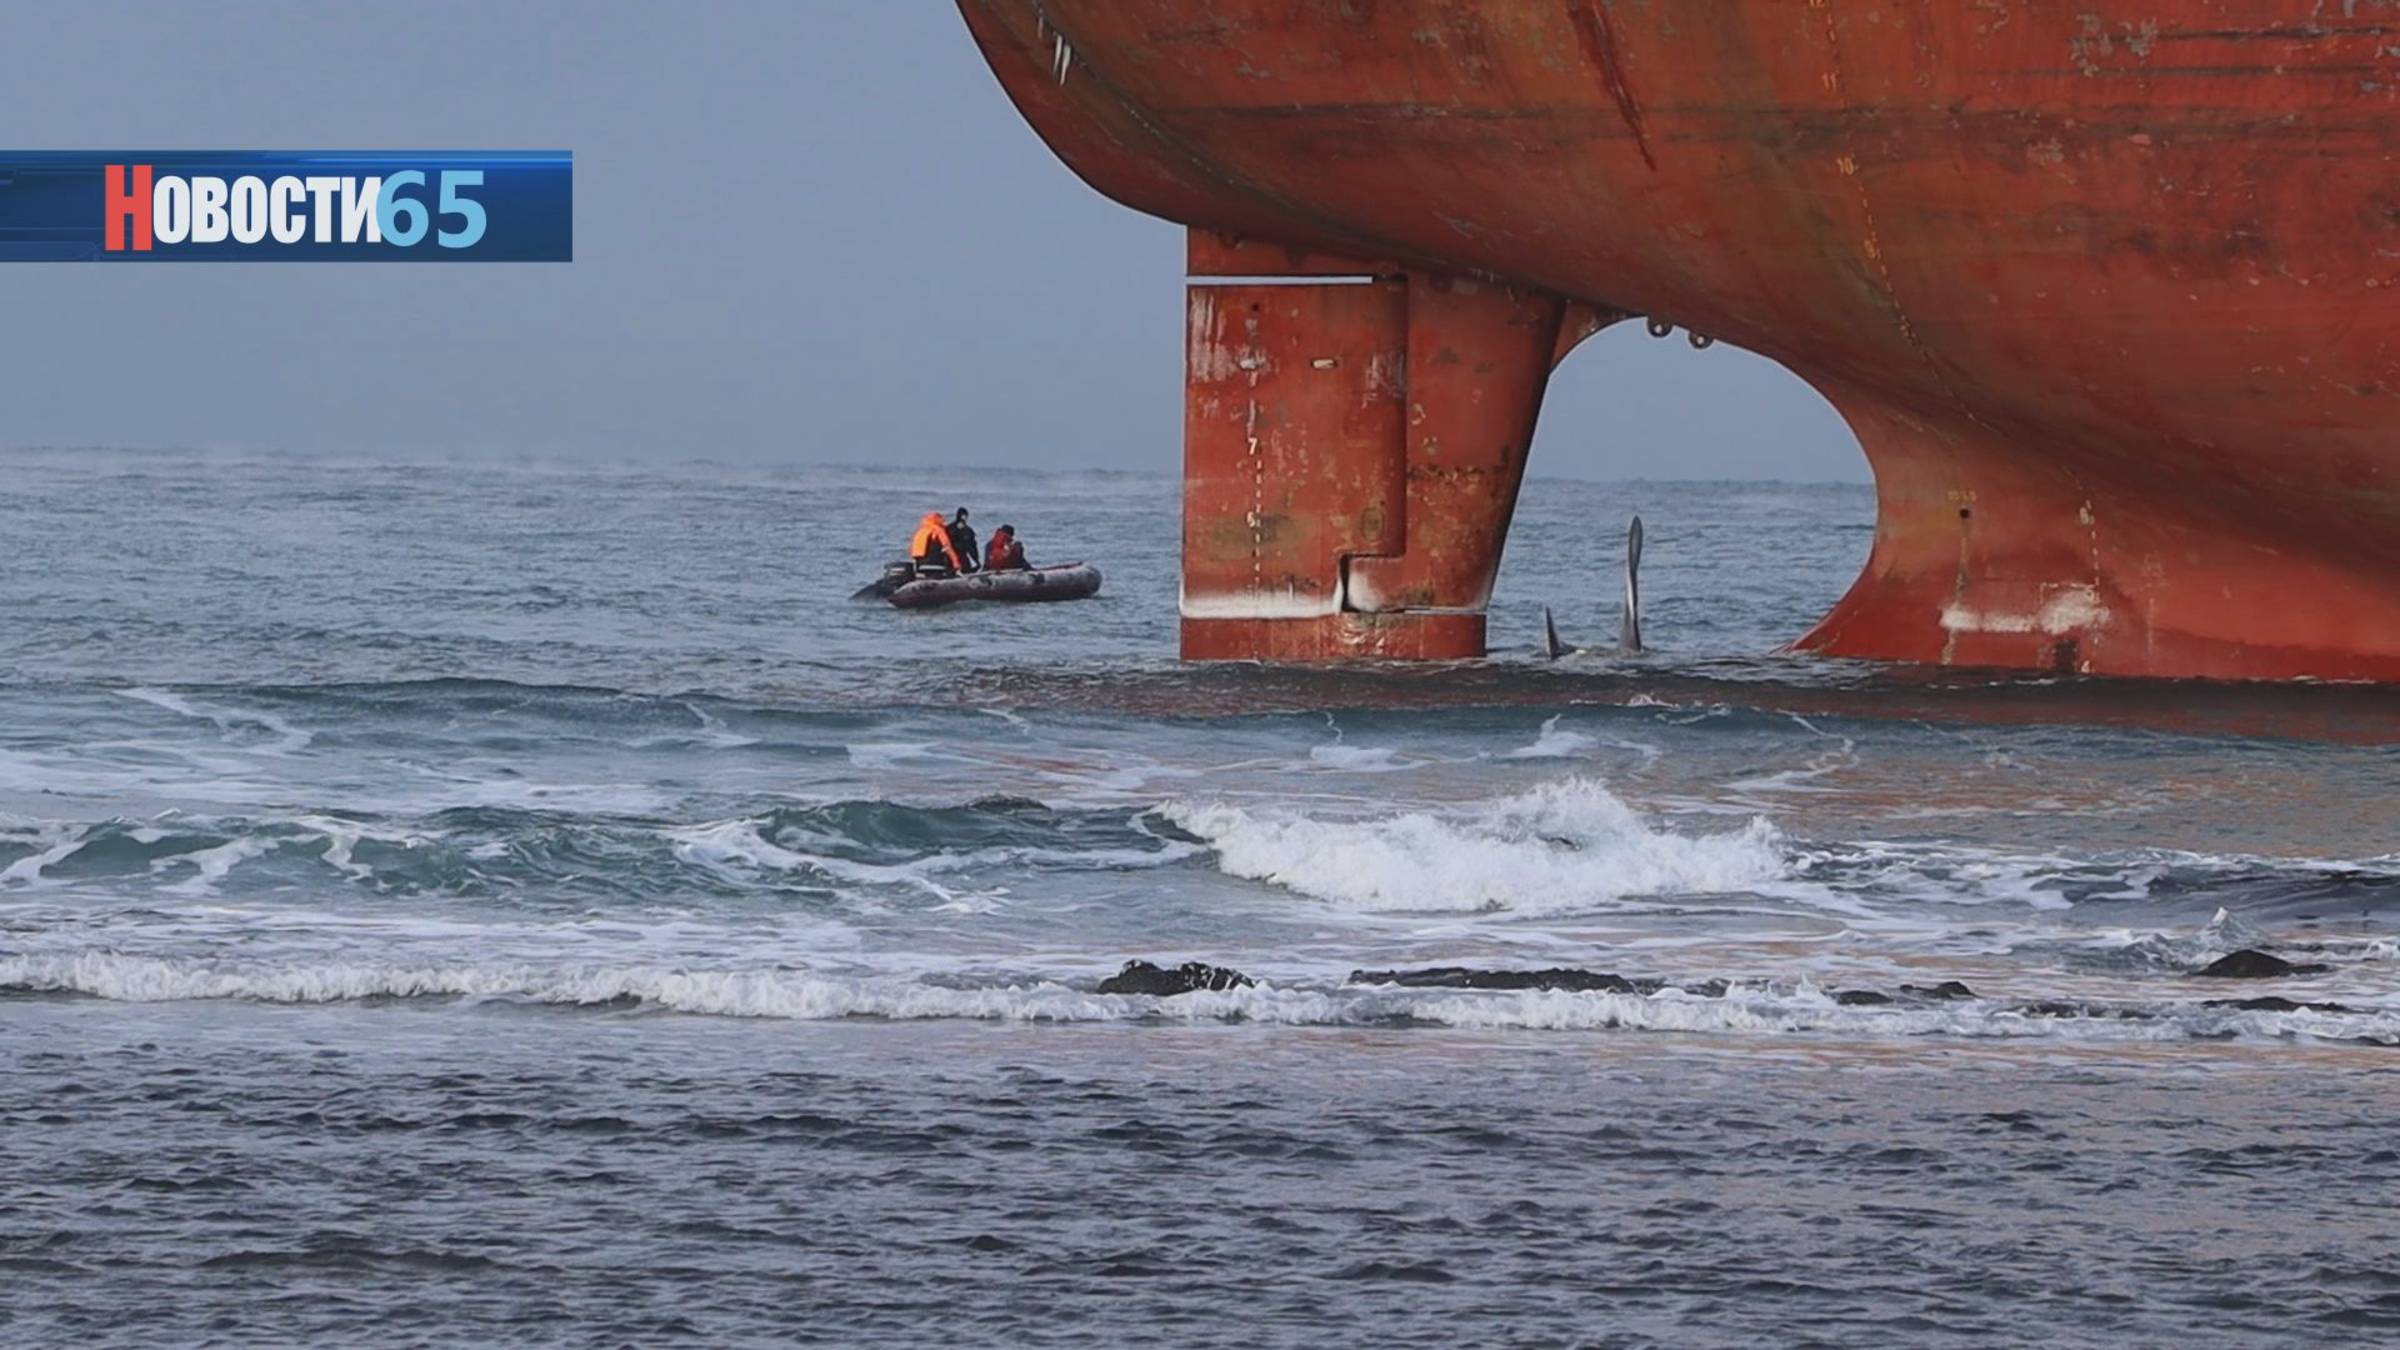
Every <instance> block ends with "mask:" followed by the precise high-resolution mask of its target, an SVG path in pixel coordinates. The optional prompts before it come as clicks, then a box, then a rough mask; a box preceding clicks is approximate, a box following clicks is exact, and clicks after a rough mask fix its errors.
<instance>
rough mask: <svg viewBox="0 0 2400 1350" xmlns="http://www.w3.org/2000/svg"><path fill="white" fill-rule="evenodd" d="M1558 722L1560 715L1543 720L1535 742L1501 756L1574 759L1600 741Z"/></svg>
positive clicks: (1504, 757)
mask: <svg viewBox="0 0 2400 1350" xmlns="http://www.w3.org/2000/svg"><path fill="white" fill-rule="evenodd" d="M1564 715H1565V714H1563V713H1562V714H1560V716H1561V717H1563V716H1564ZM1558 723H1559V718H1558V717H1553V718H1550V719H1549V720H1547V721H1545V722H1543V723H1542V731H1541V734H1540V735H1538V736H1536V737H1534V738H1533V744H1531V745H1521V746H1518V747H1517V748H1516V749H1514V750H1511V751H1509V752H1508V753H1507V754H1505V755H1502V756H1501V758H1502V759H1572V758H1574V757H1575V756H1577V755H1580V754H1582V753H1584V752H1585V751H1587V750H1590V749H1591V748H1592V747H1593V746H1594V745H1595V744H1597V743H1598V742H1596V741H1594V740H1593V739H1592V738H1591V737H1589V736H1586V735H1584V734H1583V733H1582V732H1580V731H1562V730H1560V729H1559V725H1558ZM1652 753H1653V755H1655V754H1656V752H1655V751H1653V752H1652Z"/></svg>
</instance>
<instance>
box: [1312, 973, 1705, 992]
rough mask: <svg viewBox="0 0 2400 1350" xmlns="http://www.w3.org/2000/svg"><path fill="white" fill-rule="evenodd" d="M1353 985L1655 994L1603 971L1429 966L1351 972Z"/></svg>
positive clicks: (1648, 983) (1644, 983)
mask: <svg viewBox="0 0 2400 1350" xmlns="http://www.w3.org/2000/svg"><path fill="white" fill-rule="evenodd" d="M1350 983H1352V984H1391V985H1398V986H1399V987H1401V988H1403V989H1544V990H1564V991H1566V992H1568V993H1575V994H1582V993H1607V994H1655V993H1657V992H1658V991H1659V989H1660V988H1661V987H1662V986H1661V985H1660V983H1659V982H1658V981H1656V980H1640V981H1635V980H1629V979H1626V978H1625V977H1624V976H1622V975H1611V974H1608V973H1607V972H1605V971H1592V970H1572V969H1567V968H1563V967H1562V968H1558V969H1553V970H1470V969H1468V968H1467V967H1465V966H1430V967H1427V968H1426V969H1424V970H1354V971H1351V972H1350Z"/></svg>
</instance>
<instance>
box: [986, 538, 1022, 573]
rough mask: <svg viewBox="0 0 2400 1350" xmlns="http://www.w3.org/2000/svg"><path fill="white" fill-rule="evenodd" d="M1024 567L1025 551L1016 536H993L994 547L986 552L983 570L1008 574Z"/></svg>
mask: <svg viewBox="0 0 2400 1350" xmlns="http://www.w3.org/2000/svg"><path fill="white" fill-rule="evenodd" d="M1024 565H1025V550H1024V549H1023V548H1022V547H1021V546H1019V545H1018V543H1017V537H1016V536H1015V535H1013V534H995V535H993V536H992V546H991V547H990V548H988V549H985V550H984V554H983V570H985V571H986V572H1006V571H1012V570H1014V569H1016V568H1019V567H1023V566H1024Z"/></svg>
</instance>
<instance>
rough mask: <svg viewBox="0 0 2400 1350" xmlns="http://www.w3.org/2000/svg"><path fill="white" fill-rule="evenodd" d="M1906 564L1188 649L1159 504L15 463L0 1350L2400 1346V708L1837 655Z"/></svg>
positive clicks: (634, 479) (1561, 582)
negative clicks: (1201, 659) (1488, 639)
mask: <svg viewBox="0 0 2400 1350" xmlns="http://www.w3.org/2000/svg"><path fill="white" fill-rule="evenodd" d="M961 504H965V505H968V506H971V507H972V508H974V512H975V517H974V518H975V521H976V523H977V524H978V525H979V526H981V527H982V528H983V529H984V531H985V532H986V533H989V531H990V529H991V528H992V527H994V526H997V525H999V524H1001V523H1004V522H1005V523H1010V524H1014V525H1016V526H1017V527H1018V531H1019V533H1020V535H1021V536H1022V537H1023V539H1024V540H1025V543H1026V547H1027V551H1028V552H1029V554H1030V555H1031V556H1032V558H1033V560H1034V561H1035V562H1037V563H1048V562H1061V561H1071V560H1075V559H1088V560H1090V561H1092V562H1094V563H1096V564H1097V565H1098V566H1099V567H1100V568H1101V569H1102V570H1103V572H1104V573H1105V574H1106V577H1107V582H1106V586H1105V588H1104V590H1103V592H1102V595H1101V596H1100V597H1099V598H1097V599H1095V600H1091V601H1088V602H1081V603H1076V604H1069V605H1057V606H1032V607H1022V608H1019V607H996V606H995V607H984V608H975V607H961V608H957V609H954V610H944V611H935V612H922V613H901V612H897V611H893V610H891V609H889V608H888V607H885V606H882V605H880V604H857V603H853V602H851V601H850V600H849V599H848V596H849V595H850V593H851V592H852V591H853V590H854V589H856V588H857V587H858V586H859V585H861V584H862V583H864V582H865V581H868V580H871V579H872V578H873V576H874V575H875V573H876V572H877V570H878V569H879V567H880V565H881V564H882V563H883V562H884V561H885V560H886V559H888V558H889V557H891V556H893V555H894V554H895V553H896V552H897V551H898V549H899V547H900V545H902V544H903V543H904V541H905V539H906V537H907V534H908V531H909V529H910V527H911V525H912V523H913V522H914V521H915V520H916V519H917V518H918V517H919V516H921V515H922V514H923V513H924V512H925V511H927V510H943V511H947V510H949V509H951V508H954V507H956V506H958V505H961ZM1636 512H1638V513H1640V514H1641V515H1642V516H1643V518H1644V520H1645V523H1646V525H1647V527H1648V548H1647V551H1646V558H1645V571H1644V590H1645V595H1646V598H1647V602H1648V612H1647V614H1646V624H1645V630H1646V636H1647V637H1648V638H1649V640H1650V642H1651V644H1652V647H1653V650H1652V651H1649V652H1646V653H1644V654H1642V655H1639V656H1623V655H1617V654H1611V653H1606V652H1603V651H1594V652H1590V653H1585V654H1578V655H1572V656H1569V657H1567V658H1565V659H1563V660H1561V661H1558V662H1555V663H1552V662H1548V661H1545V660H1543V659H1542V658H1541V656H1540V653H1539V650H1538V648H1539V643H1540V632H1541V629H1540V623H1541V610H1542V608H1543V607H1544V606H1548V607H1550V608H1551V609H1553V610H1554V611H1555V612H1556V614H1557V617H1558V623H1559V626H1560V628H1561V630H1562V632H1563V633H1564V635H1565V636H1566V637H1567V638H1568V639H1569V640H1570V641H1574V640H1578V639H1580V640H1584V641H1588V642H1592V643H1594V644H1596V645H1605V643H1606V640H1607V639H1608V638H1610V637H1611V636H1613V635H1614V633H1615V632H1616V630H1617V619H1618V614H1617V603H1618V595H1619V590H1620V585H1619V575H1620V573H1619V568H1620V565H1621V558H1622V548H1623V531H1624V526H1625V523H1626V521H1627V519H1628V518H1629V517H1630V516H1631V515H1633V514H1634V513H1636ZM1873 514H1874V509H1873V500H1872V493H1871V490H1870V489H1867V488H1864V487H1853V486H1825V485H1819V486H1796V485H1760V484H1722V483H1719V484H1710V483H1638V484H1590V483H1573V482H1562V481H1545V480H1540V479H1537V480H1535V481H1534V482H1532V483H1531V484H1529V486H1528V487H1527V489H1526V492H1525V497H1524V500H1523V502H1522V503H1521V506H1520V509H1519V518H1518V523H1517V526H1516V529H1515V531H1514V533H1513V535H1512V537H1511V540H1510V547H1509V552H1508V557H1507V561H1506V564H1505V566H1504V568H1503V570H1502V574H1501V578H1500V586H1499V593H1498V596H1497V597H1496V599H1495V602H1494V609H1493V622H1492V631H1493V643H1494V654H1493V656H1492V658H1491V659H1490V660H1488V661H1483V662H1473V663H1459V664H1455V665H1447V666H1441V667H1434V668H1422V669H1415V668H1410V669H1402V668H1386V669H1346V670H1313V671H1312V670H1298V669H1275V668H1266V667H1257V666H1245V665H1233V666H1218V667H1206V668H1195V667H1184V666H1181V665H1179V664H1178V663H1177V662H1176V660H1175V655H1174V651H1175V602H1174V597H1175V581H1176V578H1175V559H1176V549H1177V517H1176V484H1175V482H1174V480H1173V479H1172V478H1169V477H1163V476H1150V475H1140V474H1110V473H1085V474H1064V473H1061V474H1042V473H1014V472H1012V473H996V472H989V471H973V470H910V471H879V470H865V469H823V468H742V467H729V466H724V465H715V464H707V463H651V464H636V465H607V464H514V465H512V464H493V463H489V462H450V461H439V460H435V461H425V462H413V463H373V462H348V461H340V460H322V459H314V458H306V457H242V456H228V455H200V454H130V453H122V452H106V451H73V452H68V451H51V452H17V453H13V454H10V455H8V456H6V457H0V1339H6V1340H11V1341H19V1342H26V1343H60V1342H68V1341H74V1342H79V1343H87V1344H155V1343H160V1342H173V1343H210V1342H215V1343H224V1344H256V1343H300V1342H324V1341H331V1340H336V1339H339V1340H343V1341H364V1342H396V1343H411V1342H436V1341H441V1342H451V1341H487V1342H507V1343H520V1344H538V1343H556V1344H574V1345H582V1344H589V1343H593V1342H595V1341H607V1342H612V1343H614V1342H620V1341H621V1342H627V1343H652V1342H663V1341H669V1340H677V1339H688V1340H695V1341H705V1342H711V1343H791V1342H823V1343H828V1344H839V1345H866V1344H891V1345H913V1344H923V1343H926V1342H928V1341H931V1340H934V1339H936V1338H942V1339H949V1340H959V1341H965V1342H970V1343H1003V1344H1061V1345H1093V1346H1114V1345H1120V1344H1125V1343H1129V1342H1134V1341H1152V1340H1157V1341H1168V1342H1174V1343H1201V1344H1207V1343H1219V1342H1226V1341H1241V1342H1244V1343H1252V1344H1256V1343H1274V1344H1280V1343H1294V1344H1322V1343H1326V1342H1328V1341H1329V1340H1330V1341H1339V1342H1343V1343H1362V1344H1392V1345H1428V1346H1431V1345H1444V1346H1447V1345H1455V1344H1523V1345H1584V1344H1590V1345H1643V1344H1675V1345H1682V1344H1718V1343H1723V1344H1758V1343H1812V1342H1821V1343H1833V1342H1844V1343H1847V1342H1853V1341H1855V1340H1857V1339H1858V1338H1861V1337H1879V1338H1881V1339H1882V1340H1884V1341H1886V1342H1891V1343H1898V1344H1912V1345H1913V1344H1946V1343H1956V1344H1990V1343H1994V1342H2022V1341H2035V1340H2038V1341H2046V1342H2050V1343H2061V1344H2094V1345H2099V1344H2109V1345H2116V1344H2128V1343H2134V1344H2140V1343H2161V1342H2166V1341H2170V1340H2171V1341H2174V1342H2177V1343H2182V1344H2214V1343H2239V1342H2256V1341H2282V1342H2303V1341H2305V1342H2334V1341H2340V1340H2345V1339H2348V1340H2355V1341H2357V1342H2360V1343H2373V1342H2378V1341H2388V1340H2389V1339H2391V1338H2392V1337H2394V1336H2396V1335H2400V1276H2396V1275H2395V1274H2394V1272H2395V1270H2400V1209H2396V1208H2395V1195H2394V1191H2393V1185H2392V1179H2393V1178H2394V1177H2395V1176H2400V804H2396V803H2400V758H2396V756H2395V753H2394V750H2393V748H2392V747H2393V744H2394V742H2395V741H2400V697H2396V696H2395V695H2393V694H2391V693H2387V692H2385V691H2381V690H2376V689H2371V688H2359V687H2352V688H2340V687H2331V688H2313V689H2311V688H2290V687H2284V688H2259V687H2238V686H2207V685H2176V684H2124V683H2111V682H2098V681H2086V680H2074V679H2057V678H2039V679H2036V678H2022V677H2007V676H1998V675H1993V674H1989V673H1974V672H1957V671H1949V672H1912V671H1905V670H1880V669H1877V668H1873V667H1868V666H1863V665H1856V664H1851V663H1842V662H1830V661H1824V660H1818V659H1812V658H1808V657H1803V656H1795V655H1789V654H1782V653H1781V652H1780V649H1781V648H1782V647H1783V645H1784V644H1785V643H1787V642H1789V641H1790V640H1791V639H1792V638H1794V637H1796V636H1798V635H1799V634H1800V633H1801V632H1802V631H1804V630H1805V628H1806V627H1807V625H1808V624H1809V623H1810V622H1812V621H1813V620H1814V619H1815V617H1816V616H1818V615H1819V614H1821V613H1823V612H1824V610H1825V609H1826V608H1827V607H1828V606H1829V605H1830V604H1831V603H1832V602H1833V601H1834V599H1835V598H1836V597H1838V596H1839V594H1840V592H1841V590H1842V588H1843V587H1844V586H1845V585H1847V584H1848V582H1849V580H1850V578H1851V577H1852V576H1853V575H1855V573H1856V571H1857V569H1858V567H1859V565H1860V563H1861V561H1862V559H1863V557H1864V555H1865V553H1866V550H1867V548H1868V545H1869V543H1870V541H1871V539H1872V522H1873ZM2244 950H2263V951H2267V952H2271V953H2273V954H2275V955H2277V956H2279V957H2281V958H2283V959H2286V960H2289V961H2292V962H2295V963H2299V964H2301V965H2303V966H2310V967H2321V969H2317V970H2314V971H2312V972H2310V973H2307V974H2303V975H2296V976H2291V977H2287V978H2283V979H2276V980H2270V981H2264V982H2251V981H2231V980H2225V979H2219V978H2212V977H2209V976H2205V975H2202V974H2201V973H2200V972H2201V971H2203V970H2204V969H2206V968H2207V967H2208V966H2209V965H2210V964H2211V963H2212V962H2214V961H2216V960H2217V959H2218V958H2221V957H2224V956H2226V955H2229V954H2231V953H2233V952H2236V951H2244ZM1130 959H1144V960H1151V961H1156V962H1159V963H1160V964H1163V965H1169V966H1172V965H1174V964H1177V963H1179V962H1182V961H1186V960H1199V961H1205V962H1208V963H1211V964H1218V965H1223V966H1228V967H1232V968H1234V969H1237V970H1239V971H1241V972H1243V973H1244V974H1245V975H1247V976H1248V977H1249V978H1250V979H1251V980H1252V981H1253V982H1252V983H1250V984H1248V985H1243V986H1239V987H1234V988H1230V989H1225V990H1221V991H1217V992H1199V993H1192V994H1186V995H1181V996H1177V997H1171V998H1159V997H1149V996H1140V995H1126V994H1110V993H1102V992H1099V986H1100V984H1101V982H1102V981H1103V980H1105V979H1106V978H1107V977H1109V976H1110V975H1112V974H1113V973H1115V972H1116V971H1117V969H1118V968H1119V967H1120V966H1121V965H1122V964H1123V963H1124V962H1126V961H1127V960H1130ZM1434 967H1460V968H1466V969H1469V970H1473V971H1478V972H1487V973H1488V972H1511V971H1515V972H1522V971H1536V970H1568V971H1577V972H1584V973H1586V974H1587V975H1590V976H1595V977H1596V976H1600V975H1614V976H1619V977H1622V978H1621V980H1620V981H1618V982H1615V983H1613V984H1607V985H1605V987H1603V986H1602V985H1600V984H1599V983H1598V982H1595V981H1587V982H1586V984H1587V985H1588V986H1590V987H1578V988H1562V987H1548V988H1543V987H1533V988H1517V989H1490V988H1461V987H1412V986H1407V985H1401V984H1395V983H1391V982H1386V981H1378V980H1375V979H1372V978H1360V977H1362V976H1366V977H1371V976H1372V975H1373V974H1374V973H1376V972H1390V971H1399V972H1411V971H1422V970H1425V969H1428V968H1434ZM1548 983H1550V984H1552V985H1553V986H1556V985H1557V983H1558V981H1556V980H1553V981H1549V982H1548Z"/></svg>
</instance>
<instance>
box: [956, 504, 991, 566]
mask: <svg viewBox="0 0 2400 1350" xmlns="http://www.w3.org/2000/svg"><path fill="white" fill-rule="evenodd" d="M950 544H951V547H953V548H956V549H957V550H958V570H959V571H961V572H973V571H975V570H977V569H979V568H981V567H982V566H983V559H982V557H981V556H980V555H978V554H977V553H976V551H975V527H974V526H972V525H969V524H968V523H967V508H965V507H963V506H962V507H960V508H958V514H957V515H955V516H952V517H951V518H950Z"/></svg>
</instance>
